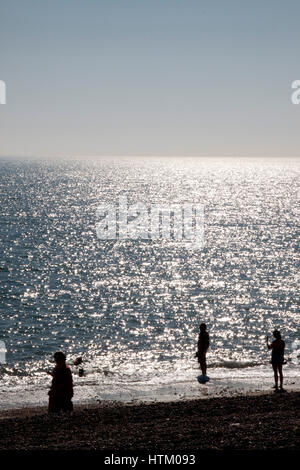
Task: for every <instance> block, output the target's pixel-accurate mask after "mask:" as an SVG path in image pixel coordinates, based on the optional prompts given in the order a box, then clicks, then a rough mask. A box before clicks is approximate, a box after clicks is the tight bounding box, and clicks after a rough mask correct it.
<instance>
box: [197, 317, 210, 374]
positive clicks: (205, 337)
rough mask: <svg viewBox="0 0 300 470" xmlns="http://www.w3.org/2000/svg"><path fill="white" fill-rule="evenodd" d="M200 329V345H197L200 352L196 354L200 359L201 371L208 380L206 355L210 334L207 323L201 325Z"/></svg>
mask: <svg viewBox="0 0 300 470" xmlns="http://www.w3.org/2000/svg"><path fill="white" fill-rule="evenodd" d="M199 329H200V332H199V338H198V345H197V347H198V350H197V353H196V357H197V358H198V362H199V364H200V369H201V372H202V375H203V377H204V379H205V378H207V376H206V371H207V365H206V353H207V350H208V348H209V334H208V333H207V331H206V324H205V323H201V324H200V327H199Z"/></svg>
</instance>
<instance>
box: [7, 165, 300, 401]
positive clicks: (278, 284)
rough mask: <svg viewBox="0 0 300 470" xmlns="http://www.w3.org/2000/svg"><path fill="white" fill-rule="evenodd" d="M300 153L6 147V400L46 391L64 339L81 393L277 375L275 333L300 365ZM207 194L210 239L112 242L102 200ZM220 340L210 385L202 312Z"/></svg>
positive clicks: (214, 387) (181, 387)
mask: <svg viewBox="0 0 300 470" xmlns="http://www.w3.org/2000/svg"><path fill="white" fill-rule="evenodd" d="M299 163H300V162H299V160H295V159H294V160H292V159H281V160H279V159H277V160H273V159H265V160H263V159H259V160H258V159H249V160H245V159H209V158H206V159H202V158H201V159H200V158H198V159H197V158H161V159H158V158H148V159H142V158H122V159H121V158H120V159H112V158H87V159H73V160H72V159H68V160H55V161H54V160H53V161H46V160H42V159H41V160H39V159H36V160H25V159H19V160H18V159H1V160H0V194H1V196H0V197H1V207H0V239H1V253H0V283H1V284H0V340H2V341H4V342H5V345H6V349H7V354H6V363H5V364H2V365H0V407H11V406H23V405H32V404H45V403H46V402H47V389H48V388H49V385H50V379H49V377H48V376H47V375H46V373H45V371H46V370H49V369H50V368H52V356H53V353H54V352H55V351H56V350H63V351H65V352H66V353H67V356H68V361H69V363H72V362H73V360H74V359H75V358H76V357H77V356H82V357H83V361H84V364H83V367H84V370H85V376H84V377H79V376H78V371H77V369H76V368H75V367H73V372H74V383H75V388H74V391H75V397H74V400H75V401H87V402H89V401H90V402H94V401H102V400H125V401H130V400H160V399H181V398H186V397H194V396H199V397H200V396H203V397H206V396H213V395H218V394H228V393H241V392H245V391H246V392H249V391H258V390H264V389H270V387H271V385H272V381H273V378H272V370H271V366H270V353H269V351H267V350H266V346H265V336H266V334H269V335H270V334H271V333H272V331H273V330H274V328H277V329H279V330H280V331H281V332H282V335H283V337H284V339H285V341H286V365H285V366H284V371H285V376H286V387H287V388H288V389H289V388H290V389H292V388H297V387H300V379H299V354H300V341H299V339H300V338H299V212H300V192H299V169H300V164H299ZM120 195H126V196H127V198H128V202H129V204H135V203H137V202H142V203H144V204H146V205H147V206H149V205H150V204H154V205H160V206H161V205H164V206H166V205H169V204H179V205H184V204H186V203H197V204H204V214H205V215H204V228H205V241H204V245H203V246H202V247H200V248H199V247H197V248H191V247H187V246H186V245H185V244H184V243H183V242H182V241H180V240H173V239H169V240H166V239H159V240H134V239H128V240H120V239H116V240H100V239H98V238H97V234H96V224H97V221H98V219H97V216H96V210H97V207H98V206H99V205H100V204H111V205H115V204H116V203H117V201H118V197H119V196H120ZM201 321H205V322H206V324H207V328H208V331H209V334H210V338H211V347H210V349H209V353H208V356H207V362H208V367H209V372H208V374H209V376H210V377H211V380H210V382H209V383H208V385H206V386H201V385H199V384H198V382H197V380H196V377H197V376H198V375H199V368H198V364H197V361H196V359H195V358H194V354H195V351H196V344H197V336H198V326H199V323H200V322H201Z"/></svg>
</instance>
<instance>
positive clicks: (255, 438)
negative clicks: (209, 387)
mask: <svg viewBox="0 0 300 470" xmlns="http://www.w3.org/2000/svg"><path fill="white" fill-rule="evenodd" d="M299 405H300V392H289V393H283V394H279V393H278V394H276V393H272V392H271V393H269V394H264V395H257V396H239V397H231V398H229V397H226V398H225V397H222V398H212V399H207V400H199V399H198V400H190V401H181V402H172V403H152V404H138V405H124V404H119V403H116V404H112V403H106V404H105V403H103V404H99V406H83V405H81V406H75V407H74V413H73V414H72V416H65V415H54V416H49V415H47V410H46V408H42V407H41V408H30V409H28V408H25V409H22V410H7V411H2V412H1V413H0V436H1V439H0V450H1V451H5V450H6V451H12V450H20V451H41V450H43V451H44V450H47V451H53V450H55V451H68V450H72V451H87V450H89V451H90V450H96V451H103V450H107V449H111V450H112V451H115V452H117V451H124V450H126V451H132V452H136V451H146V452H147V451H150V450H155V451H160V452H164V451H165V452H174V451H181V450H198V451H199V450H280V449H281V450H297V449H299V448H300V442H299V437H298V436H297V432H298V430H299V424H300V416H299Z"/></svg>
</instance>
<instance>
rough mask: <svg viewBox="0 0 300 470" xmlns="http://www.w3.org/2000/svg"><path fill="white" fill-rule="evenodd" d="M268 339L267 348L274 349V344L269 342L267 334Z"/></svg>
mask: <svg viewBox="0 0 300 470" xmlns="http://www.w3.org/2000/svg"><path fill="white" fill-rule="evenodd" d="M266 341H267V348H268V349H272V347H273V345H272V344H269V336H266Z"/></svg>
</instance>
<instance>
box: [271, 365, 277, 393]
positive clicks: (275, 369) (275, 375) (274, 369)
mask: <svg viewBox="0 0 300 470" xmlns="http://www.w3.org/2000/svg"><path fill="white" fill-rule="evenodd" d="M272 366H273V371H274V380H275V390H278V373H277V365H276V364H272Z"/></svg>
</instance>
